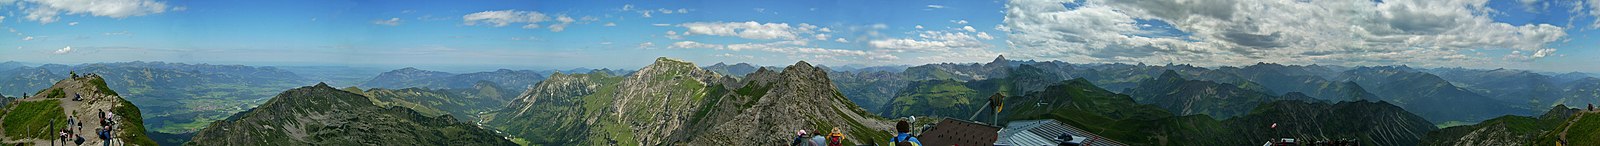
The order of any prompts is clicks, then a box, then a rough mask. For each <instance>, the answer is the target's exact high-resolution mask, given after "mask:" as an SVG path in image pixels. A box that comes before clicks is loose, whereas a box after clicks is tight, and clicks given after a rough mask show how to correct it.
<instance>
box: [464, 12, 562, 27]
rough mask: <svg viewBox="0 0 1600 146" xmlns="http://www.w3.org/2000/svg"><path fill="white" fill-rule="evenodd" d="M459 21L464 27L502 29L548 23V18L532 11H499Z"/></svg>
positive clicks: (483, 13)
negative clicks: (513, 25) (484, 26)
mask: <svg viewBox="0 0 1600 146" xmlns="http://www.w3.org/2000/svg"><path fill="white" fill-rule="evenodd" d="M568 19H571V18H568ZM461 20H462V21H463V22H464V23H463V24H466V25H478V23H487V24H491V25H492V26H494V27H502V26H506V25H511V24H512V23H539V22H544V21H549V20H550V16H546V15H545V14H544V13H539V12H534V11H517V10H499V11H483V12H477V13H472V14H467V15H466V16H461Z"/></svg>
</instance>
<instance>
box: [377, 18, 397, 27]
mask: <svg viewBox="0 0 1600 146" xmlns="http://www.w3.org/2000/svg"><path fill="white" fill-rule="evenodd" d="M372 24H377V25H388V26H397V25H400V18H389V19H388V20H384V19H378V20H372Z"/></svg>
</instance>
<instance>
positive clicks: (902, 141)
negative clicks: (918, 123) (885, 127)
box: [889, 121, 922, 146]
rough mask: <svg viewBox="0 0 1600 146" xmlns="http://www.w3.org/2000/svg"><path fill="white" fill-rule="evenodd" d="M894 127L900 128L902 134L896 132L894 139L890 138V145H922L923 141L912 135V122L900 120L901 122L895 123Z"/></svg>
mask: <svg viewBox="0 0 1600 146" xmlns="http://www.w3.org/2000/svg"><path fill="white" fill-rule="evenodd" d="M894 128H895V130H899V132H900V134H896V135H895V136H894V139H890V140H889V145H891V146H922V141H919V140H917V138H916V137H913V136H911V123H909V122H906V121H900V122H899V123H895V124H894Z"/></svg>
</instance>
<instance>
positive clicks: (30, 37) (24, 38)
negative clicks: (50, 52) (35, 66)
mask: <svg viewBox="0 0 1600 146" xmlns="http://www.w3.org/2000/svg"><path fill="white" fill-rule="evenodd" d="M22 40H24V41H32V40H33V36H26V37H22Z"/></svg>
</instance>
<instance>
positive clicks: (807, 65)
mask: <svg viewBox="0 0 1600 146" xmlns="http://www.w3.org/2000/svg"><path fill="white" fill-rule="evenodd" d="M795 66H804V67H812V66H811V63H806V61H804V60H801V61H799V62H795V63H794V65H792V66H790V67H795Z"/></svg>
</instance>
